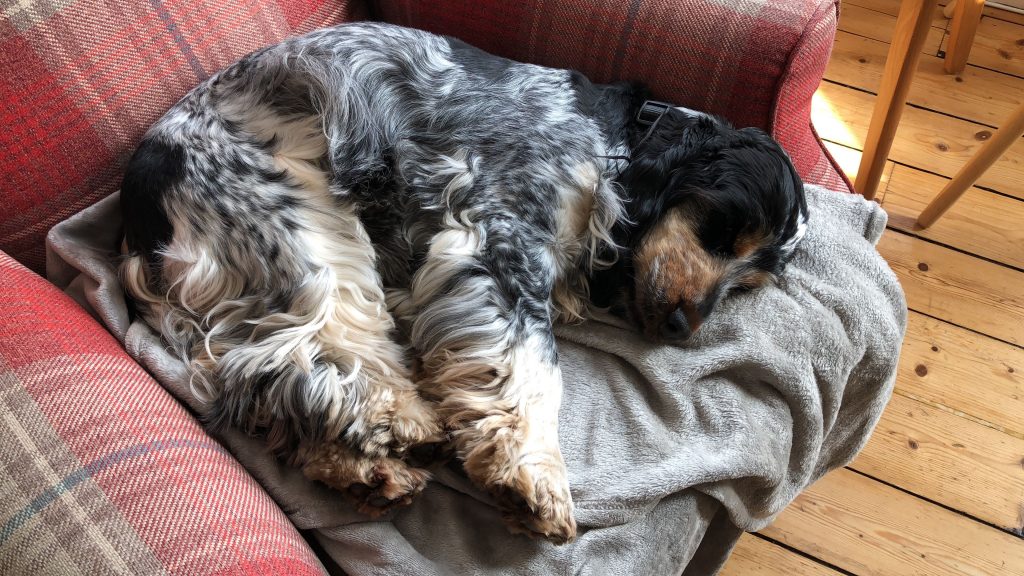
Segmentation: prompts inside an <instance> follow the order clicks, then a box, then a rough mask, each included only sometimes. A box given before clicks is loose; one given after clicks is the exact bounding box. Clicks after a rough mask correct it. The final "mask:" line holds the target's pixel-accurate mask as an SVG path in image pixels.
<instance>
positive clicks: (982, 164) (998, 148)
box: [917, 0, 1024, 228]
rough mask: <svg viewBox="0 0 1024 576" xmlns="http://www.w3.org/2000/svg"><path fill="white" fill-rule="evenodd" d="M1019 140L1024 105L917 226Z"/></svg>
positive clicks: (927, 223) (955, 197) (944, 207)
mask: <svg viewBox="0 0 1024 576" xmlns="http://www.w3.org/2000/svg"><path fill="white" fill-rule="evenodd" d="M960 1H961V2H963V1H964V0H960ZM1021 136H1024V104H1022V105H1021V106H1020V107H1019V108H1017V110H1016V111H1015V112H1014V113H1013V115H1012V116H1010V118H1008V119H1007V120H1006V122H1004V123H1003V125H1002V127H1000V128H999V130H996V133H995V134H993V135H992V137H991V138H989V140H988V142H985V144H984V145H982V147H981V149H979V150H978V152H977V153H975V155H974V156H972V157H971V159H970V160H968V161H967V164H964V167H963V168H961V169H960V171H959V172H957V174H956V176H954V177H953V179H952V180H950V181H949V182H948V183H947V184H946V186H945V188H943V189H942V192H939V195H938V196H936V197H935V199H934V200H932V201H931V202H930V203H929V204H928V206H926V207H925V209H924V210H922V211H921V215H920V216H918V217H917V224H918V226H920V227H922V228H927V227H929V226H931V225H932V224H934V223H935V221H936V220H938V219H939V217H940V216H942V215H943V214H945V213H946V210H949V208H950V207H951V206H953V203H954V202H956V201H957V200H958V199H959V198H960V197H961V196H963V194H964V192H967V189H968V188H970V187H971V186H974V183H975V182H977V181H978V178H981V175H982V174H984V173H985V170H988V169H989V167H990V166H992V165H993V164H995V162H996V160H999V157H1000V156H1002V155H1003V152H1006V150H1007V149H1008V148H1009V147H1010V146H1013V145H1014V143H1016V142H1018V141H1019V140H1020V137H1021Z"/></svg>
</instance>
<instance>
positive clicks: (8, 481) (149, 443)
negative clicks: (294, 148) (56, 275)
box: [0, 252, 324, 576]
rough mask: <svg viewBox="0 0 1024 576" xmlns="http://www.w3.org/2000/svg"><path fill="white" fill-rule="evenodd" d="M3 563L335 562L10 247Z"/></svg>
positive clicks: (266, 566)
mask: <svg viewBox="0 0 1024 576" xmlns="http://www.w3.org/2000/svg"><path fill="white" fill-rule="evenodd" d="M0 310H3V314H2V315H0V415H2V418H0V458H2V460H0V463H2V466H0V494H2V497H0V574H33V575H45V574H87V575H98V574H110V573H119V574H156V573H165V572H169V573H174V574H186V575H189V576H203V575H208V574H210V575H212V574H268V575H270V574H274V575H277V574H290V575H306V574H323V573H324V570H323V567H322V566H321V565H320V563H319V561H318V560H317V558H316V557H315V555H314V554H313V552H312V550H311V549H310V548H309V547H308V546H307V545H306V543H305V541H304V540H303V539H302V537H301V536H300V535H299V534H298V532H297V531H296V530H295V528H294V527H293V526H292V525H291V524H290V523H289V521H288V519H287V518H286V517H285V515H284V513H283V512H282V511H281V510H280V509H279V508H278V507H277V505H276V504H275V503H274V502H273V500H271V498H270V496H268V495H267V494H266V493H265V492H264V491H263V490H262V489H261V488H260V486H259V485H258V484H257V483H256V481H255V480H253V478H252V477H250V476H249V475H248V473H246V471H245V470H244V469H243V468H242V467H241V465H240V464H238V462H237V461H236V460H235V459H234V458H232V457H231V455H230V454H228V453H227V452H226V451H225V450H224V449H223V448H222V447H221V446H220V445H219V444H218V443H216V442H215V441H214V440H212V439H211V438H209V437H208V436H207V435H206V434H205V433H204V432H203V430H202V428H201V427H200V426H199V424H198V423H197V422H196V421H195V420H194V419H193V418H192V417H191V416H189V414H188V413H187V412H186V411H185V409H184V408H183V407H182V406H181V405H180V404H178V403H177V402H176V401H175V400H174V399H172V398H171V396H170V395H169V394H167V392H165V391H164V389H163V388H161V387H160V385H159V384H157V383H156V382H155V381H154V380H153V379H152V378H150V377H149V376H148V375H147V374H146V373H145V372H144V371H143V370H142V368H140V367H139V366H138V365H137V364H136V363H135V362H133V361H132V360H131V358H129V357H128V356H127V355H126V354H125V353H124V351H123V350H122V349H121V348H120V346H119V345H118V343H117V342H116V341H115V340H114V339H113V338H112V337H111V336H110V335H109V334H107V333H106V332H105V331H104V330H103V329H102V328H101V327H100V326H99V325H98V324H97V323H96V321H95V320H93V318H92V317H90V316H89V315H88V314H87V313H85V312H84V311H83V310H82V309H81V308H80V307H78V305H76V304H75V303H74V302H72V301H71V300H70V299H69V298H67V297H65V296H64V295H63V294H61V293H60V291H59V290H57V288H55V287H54V286H53V285H51V284H49V283H48V282H46V281H45V280H43V279H42V278H39V277H38V276H36V275H35V274H33V273H32V272H30V271H28V270H27V269H25V268H24V267H22V266H21V265H20V264H18V263H16V262H15V261H14V260H13V259H12V258H10V257H9V256H7V255H5V254H3V253H2V252H0Z"/></svg>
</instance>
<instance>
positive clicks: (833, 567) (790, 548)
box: [751, 532, 857, 576]
mask: <svg viewBox="0 0 1024 576" xmlns="http://www.w3.org/2000/svg"><path fill="white" fill-rule="evenodd" d="M751 535H752V536H755V537H757V538H760V539H761V540H764V541H765V542H771V543H772V544H774V545H776V546H778V547H779V548H783V549H785V550H787V551H789V552H792V553H793V554H796V555H797V556H800V557H802V558H806V559H807V560H810V561H811V562H814V563H815V564H821V565H822V566H824V567H826V568H829V569H830V570H835V571H836V572H839V573H840V574H844V575H845V576H857V574H854V573H853V572H850V571H849V570H846V569H844V568H841V567H839V566H836V565H835V564H832V563H831V562H829V561H827V560H822V559H821V558H818V557H817V556H813V555H811V554H808V553H807V552H804V551H803V550H801V549H799V548H795V547H793V546H790V545H789V544H786V543H785V542H780V541H778V540H776V539H774V538H769V537H767V536H765V535H764V534H761V533H760V532H755V533H753V534H751Z"/></svg>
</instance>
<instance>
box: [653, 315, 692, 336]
mask: <svg viewBox="0 0 1024 576" xmlns="http://www.w3.org/2000/svg"><path fill="white" fill-rule="evenodd" d="M690 334H692V332H691V330H690V322H689V321H688V320H687V319H686V314H685V313H684V312H683V310H682V309H681V308H676V309H675V310H674V311H673V312H672V313H671V314H669V315H668V318H667V319H666V320H665V324H664V325H662V327H661V335H662V336H664V337H665V338H667V339H669V340H686V339H687V338H689V337H690Z"/></svg>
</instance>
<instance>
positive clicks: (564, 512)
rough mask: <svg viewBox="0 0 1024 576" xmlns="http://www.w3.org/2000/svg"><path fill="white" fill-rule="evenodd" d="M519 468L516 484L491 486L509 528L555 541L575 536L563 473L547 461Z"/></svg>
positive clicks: (569, 539) (558, 542) (512, 530)
mask: <svg viewBox="0 0 1024 576" xmlns="http://www.w3.org/2000/svg"><path fill="white" fill-rule="evenodd" d="M517 468H518V469H517V470H516V472H515V474H514V475H515V477H516V481H515V482H514V484H513V485H511V486H505V485H498V486H493V487H492V488H491V494H492V495H493V496H494V498H495V499H496V500H497V502H498V506H499V507H500V508H501V511H502V518H503V519H504V520H505V524H507V525H508V528H509V530H510V531H511V532H513V533H516V534H526V535H527V536H530V537H531V538H535V537H538V536H539V537H543V538H546V539H548V540H550V541H551V542H553V543H555V544H565V543H567V542H571V541H572V540H573V539H574V538H576V520H575V518H573V505H572V496H571V495H570V494H569V482H568V481H567V480H566V478H565V475H564V473H562V471H560V470H554V469H550V467H548V466H545V465H536V466H534V465H529V464H524V465H521V466H518V467H517Z"/></svg>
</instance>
